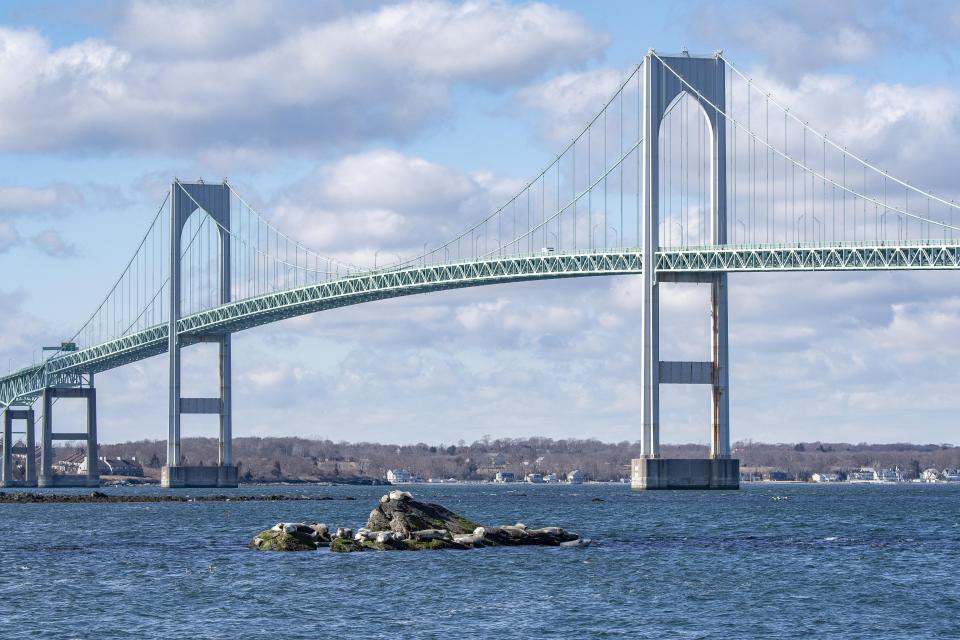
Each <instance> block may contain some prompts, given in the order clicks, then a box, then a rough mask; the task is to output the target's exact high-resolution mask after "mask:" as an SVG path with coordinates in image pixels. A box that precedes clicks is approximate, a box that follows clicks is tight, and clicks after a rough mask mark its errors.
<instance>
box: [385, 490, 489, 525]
mask: <svg viewBox="0 0 960 640" xmlns="http://www.w3.org/2000/svg"><path fill="white" fill-rule="evenodd" d="M477 526H479V525H477V523H476V522H473V521H472V520H468V519H467V518H464V517H463V516H461V515H459V514H456V513H454V512H453V511H450V510H449V509H447V508H445V507H441V506H440V505H438V504H430V503H428V502H418V501H416V500H414V499H413V496H412V495H411V494H410V492H409V491H391V492H390V493H388V494H387V495H385V496H383V497H382V498H380V504H378V505H377V507H376V508H375V509H374V510H373V511H371V512H370V517H369V518H367V529H369V530H370V531H393V532H394V533H399V534H401V535H404V536H409V535H410V534H412V533H413V532H414V531H424V530H428V529H442V530H444V531H448V532H450V534H451V535H452V534H464V533H472V532H473V530H474V529H476V528H477Z"/></svg>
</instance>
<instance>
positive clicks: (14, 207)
mask: <svg viewBox="0 0 960 640" xmlns="http://www.w3.org/2000/svg"><path fill="white" fill-rule="evenodd" d="M82 200H83V197H82V195H81V194H80V192H79V191H77V189H75V188H74V187H70V186H66V185H57V186H51V187H41V188H37V187H23V186H15V185H10V186H0V213H5V214H20V213H32V212H36V211H42V212H50V211H54V210H57V209H60V208H62V207H64V206H68V205H75V204H77V203H79V202H81V201H82Z"/></svg>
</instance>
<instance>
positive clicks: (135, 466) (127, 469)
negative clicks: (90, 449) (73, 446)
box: [72, 453, 143, 478]
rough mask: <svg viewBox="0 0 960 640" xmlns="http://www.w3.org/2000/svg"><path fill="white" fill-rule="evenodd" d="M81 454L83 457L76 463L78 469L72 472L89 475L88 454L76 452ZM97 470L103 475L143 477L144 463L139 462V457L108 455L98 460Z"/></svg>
mask: <svg viewBox="0 0 960 640" xmlns="http://www.w3.org/2000/svg"><path fill="white" fill-rule="evenodd" d="M75 455H80V456H81V459H80V460H79V461H78V462H77V464H76V471H73V472H72V473H76V474H79V475H81V476H85V475H87V454H86V453H81V454H75ZM97 472H98V473H99V474H100V475H101V476H134V477H137V478H142V477H143V465H142V464H140V463H139V462H137V458H136V457H133V458H131V459H130V460H127V459H125V458H119V457H118V458H109V457H106V456H101V457H100V458H99V459H98V460H97Z"/></svg>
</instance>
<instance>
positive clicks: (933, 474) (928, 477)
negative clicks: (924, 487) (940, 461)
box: [920, 469, 943, 482]
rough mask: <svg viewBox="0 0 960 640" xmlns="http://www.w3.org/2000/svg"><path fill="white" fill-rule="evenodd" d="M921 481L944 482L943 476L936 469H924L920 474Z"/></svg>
mask: <svg viewBox="0 0 960 640" xmlns="http://www.w3.org/2000/svg"><path fill="white" fill-rule="evenodd" d="M920 482H943V476H942V475H941V474H940V472H939V471H937V470H936V469H924V470H923V473H921V474H920Z"/></svg>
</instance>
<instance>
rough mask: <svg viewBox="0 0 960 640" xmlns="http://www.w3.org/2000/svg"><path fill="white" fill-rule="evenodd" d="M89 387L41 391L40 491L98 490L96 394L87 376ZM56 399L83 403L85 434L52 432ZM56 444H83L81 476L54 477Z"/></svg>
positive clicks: (52, 388) (53, 388) (54, 388)
mask: <svg viewBox="0 0 960 640" xmlns="http://www.w3.org/2000/svg"><path fill="white" fill-rule="evenodd" d="M90 382H91V384H90V386H89V387H47V388H46V389H44V390H43V396H42V402H43V422H42V424H41V436H40V477H39V478H38V486H40V487H99V486H100V464H99V456H98V455H97V390H96V389H95V388H94V387H93V378H92V376H91V379H90ZM57 398H77V399H81V400H86V401H87V430H86V431H85V432H83V431H81V432H76V433H71V432H58V431H54V430H53V401H54V400H55V399H57ZM56 440H86V442H87V453H86V467H87V472H86V474H83V475H78V474H69V475H54V473H53V443H54V441H56Z"/></svg>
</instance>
